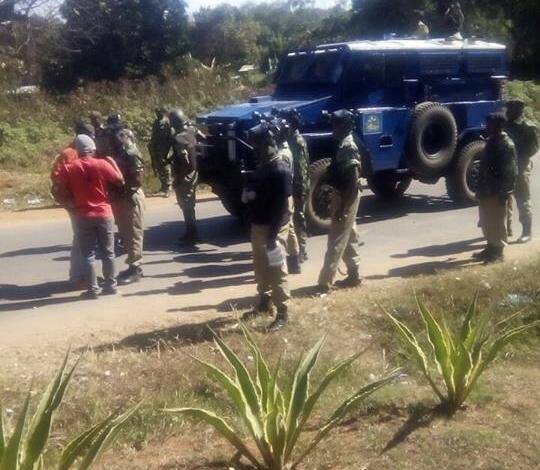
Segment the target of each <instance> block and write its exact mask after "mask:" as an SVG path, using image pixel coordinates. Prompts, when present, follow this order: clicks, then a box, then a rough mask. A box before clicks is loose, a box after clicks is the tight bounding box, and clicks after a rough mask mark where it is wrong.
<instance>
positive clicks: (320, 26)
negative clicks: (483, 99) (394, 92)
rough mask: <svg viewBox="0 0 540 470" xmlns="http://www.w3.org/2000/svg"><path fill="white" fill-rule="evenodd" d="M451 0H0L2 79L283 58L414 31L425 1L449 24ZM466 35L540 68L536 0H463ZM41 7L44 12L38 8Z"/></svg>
mask: <svg viewBox="0 0 540 470" xmlns="http://www.w3.org/2000/svg"><path fill="white" fill-rule="evenodd" d="M449 3H450V2H449V0H353V1H352V8H350V9H348V8H346V7H345V6H344V5H345V3H340V2H336V6H335V7H334V8H332V9H328V10H323V9H320V8H316V7H314V5H313V3H312V2H310V1H309V0H287V1H279V0H277V1H270V2H265V3H246V5H244V6H242V7H233V6H230V5H226V4H222V5H218V6H216V7H214V8H203V9H201V10H199V11H198V12H195V13H194V15H193V17H192V18H190V17H189V15H188V11H187V7H186V3H185V2H184V1H183V0H64V1H63V2H61V3H60V7H59V9H57V10H55V11H54V13H51V14H50V15H45V14H44V12H46V11H49V10H47V9H46V8H44V5H48V4H50V5H51V6H54V5H58V4H59V2H56V1H54V0H43V1H37V0H0V63H1V64H2V69H3V72H4V74H3V75H4V80H5V79H7V78H8V77H11V78H13V80H12V81H13V83H14V84H17V85H21V84H28V83H30V82H31V83H36V82H39V81H43V84H44V85H46V87H48V88H50V89H56V90H59V91H67V90H70V89H73V88H74V87H76V86H77V85H78V84H79V83H81V80H86V81H93V80H101V79H107V80H117V79H119V78H124V77H125V78H134V77H135V78H140V77H144V76H147V75H158V76H159V75H160V72H161V70H162V67H163V66H164V65H165V64H170V63H177V62H178V61H179V60H180V59H182V58H183V57H185V56H186V55H187V54H191V55H192V56H193V57H195V58H196V59H199V60H201V61H203V62H204V63H205V64H207V65H210V64H211V63H212V62H217V63H218V64H219V65H231V66H232V67H234V68H235V69H236V68H238V67H239V66H241V65H243V64H255V65H260V66H261V67H262V69H263V70H266V69H268V68H269V67H270V66H271V65H273V64H275V61H276V59H278V58H279V57H280V56H281V55H282V54H283V53H284V52H285V51H287V50H289V49H292V48H295V47H299V46H304V45H310V44H313V43H319V42H331V41H339V40H343V39H352V38H381V37H382V36H383V34H384V33H390V32H393V33H396V34H398V35H400V36H407V35H410V34H411V33H412V32H413V31H414V29H415V25H416V22H417V11H422V12H423V14H424V17H425V22H426V23H427V24H428V25H429V27H430V30H431V33H432V36H439V37H440V36H444V35H446V34H447V33H448V28H447V26H446V25H445V21H444V14H445V11H446V9H447V7H448V4H449ZM461 5H462V8H463V11H464V14H465V18H466V20H465V25H464V33H465V35H468V36H471V35H476V36H483V37H487V38H490V39H497V40H500V41H505V42H506V43H508V44H509V46H510V50H511V54H512V58H513V63H514V70H515V71H519V72H522V73H526V74H527V75H529V76H531V75H534V74H535V73H536V71H537V70H538V69H539V67H538V66H539V65H540V59H539V56H540V54H539V52H540V38H539V36H538V35H537V34H536V31H535V28H536V24H537V22H538V20H539V19H540V2H538V1H537V0H462V1H461ZM38 14H39V15H38Z"/></svg>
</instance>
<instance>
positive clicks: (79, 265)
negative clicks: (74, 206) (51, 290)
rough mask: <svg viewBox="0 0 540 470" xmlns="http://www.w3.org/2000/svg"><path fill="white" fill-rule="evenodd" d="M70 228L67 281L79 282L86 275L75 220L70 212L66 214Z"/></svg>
mask: <svg viewBox="0 0 540 470" xmlns="http://www.w3.org/2000/svg"><path fill="white" fill-rule="evenodd" d="M68 214H69V220H70V221H71V228H72V229H73V242H72V244H71V253H70V257H69V280H70V281H79V280H80V279H82V278H83V277H84V275H85V274H86V271H85V264H84V258H83V256H82V254H81V247H80V246H79V237H78V236H77V225H76V224H77V219H76V218H75V215H74V214H73V213H72V212H68Z"/></svg>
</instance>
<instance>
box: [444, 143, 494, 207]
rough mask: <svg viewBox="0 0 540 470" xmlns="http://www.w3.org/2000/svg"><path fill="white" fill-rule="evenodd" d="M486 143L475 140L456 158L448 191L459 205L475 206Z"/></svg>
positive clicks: (450, 175)
mask: <svg viewBox="0 0 540 470" xmlns="http://www.w3.org/2000/svg"><path fill="white" fill-rule="evenodd" d="M484 147H485V142H484V141H483V140H475V141H473V142H471V143H470V144H467V145H465V147H463V148H462V149H461V150H460V151H459V153H458V156H457V158H456V161H455V164H454V167H453V168H452V172H451V173H450V174H449V175H448V176H447V177H446V190H447V192H448V196H450V198H451V199H452V200H453V201H455V202H457V203H459V204H475V203H476V202H477V201H476V195H475V193H476V188H477V184H478V170H479V161H480V157H481V155H482V151H483V150H484Z"/></svg>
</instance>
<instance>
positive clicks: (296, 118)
mask: <svg viewBox="0 0 540 470" xmlns="http://www.w3.org/2000/svg"><path fill="white" fill-rule="evenodd" d="M282 115H283V117H284V118H285V119H286V120H287V121H288V122H289V124H291V125H292V126H293V127H294V128H298V127H300V126H301V125H302V116H300V113H299V112H298V110H297V109H288V110H286V111H284V112H283V113H282Z"/></svg>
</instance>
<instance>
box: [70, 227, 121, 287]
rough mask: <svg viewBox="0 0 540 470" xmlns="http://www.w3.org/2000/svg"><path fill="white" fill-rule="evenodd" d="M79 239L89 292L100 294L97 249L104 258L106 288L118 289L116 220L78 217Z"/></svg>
mask: <svg viewBox="0 0 540 470" xmlns="http://www.w3.org/2000/svg"><path fill="white" fill-rule="evenodd" d="M76 225H77V237H78V238H79V244H80V250H81V254H82V256H83V259H84V266H85V272H86V277H87V282H88V290H89V291H91V292H96V293H97V292H99V285H98V282H97V275H96V268H95V264H96V248H97V249H98V250H99V252H100V254H101V257H102V260H101V262H102V265H103V277H104V278H105V287H116V271H115V266H114V219H113V218H112V217H107V218H98V217H96V218H84V217H77V219H76Z"/></svg>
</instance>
